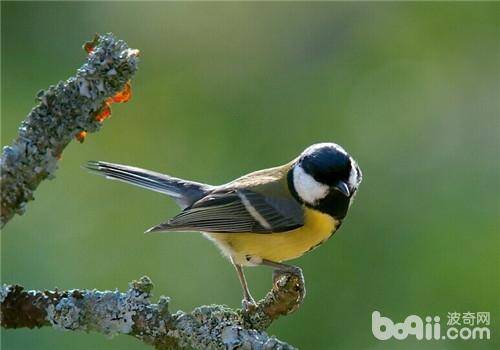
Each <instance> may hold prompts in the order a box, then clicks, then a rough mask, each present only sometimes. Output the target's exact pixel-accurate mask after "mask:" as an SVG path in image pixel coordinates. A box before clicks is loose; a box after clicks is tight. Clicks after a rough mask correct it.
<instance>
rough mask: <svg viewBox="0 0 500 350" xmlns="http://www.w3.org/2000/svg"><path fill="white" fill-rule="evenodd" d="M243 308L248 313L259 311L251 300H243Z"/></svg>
mask: <svg viewBox="0 0 500 350" xmlns="http://www.w3.org/2000/svg"><path fill="white" fill-rule="evenodd" d="M241 307H242V308H243V310H245V311H246V312H253V311H255V310H256V309H257V303H256V302H255V300H253V299H250V300H247V299H243V300H242V301H241Z"/></svg>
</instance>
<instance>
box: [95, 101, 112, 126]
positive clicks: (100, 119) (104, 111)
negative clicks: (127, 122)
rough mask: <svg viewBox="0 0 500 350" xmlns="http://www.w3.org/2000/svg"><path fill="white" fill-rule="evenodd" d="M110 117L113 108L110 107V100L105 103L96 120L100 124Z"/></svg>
mask: <svg viewBox="0 0 500 350" xmlns="http://www.w3.org/2000/svg"><path fill="white" fill-rule="evenodd" d="M110 116H111V108H110V107H109V102H108V100H106V101H105V102H104V105H103V106H102V109H101V110H100V111H99V113H98V114H97V115H96V116H95V120H97V121H98V122H99V123H102V122H103V121H104V120H105V119H107V118H109V117H110Z"/></svg>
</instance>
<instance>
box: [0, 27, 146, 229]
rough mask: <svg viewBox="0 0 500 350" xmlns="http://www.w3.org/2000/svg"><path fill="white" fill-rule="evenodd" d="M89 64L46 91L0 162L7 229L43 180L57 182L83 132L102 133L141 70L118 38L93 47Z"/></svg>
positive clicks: (135, 52) (3, 221)
mask: <svg viewBox="0 0 500 350" xmlns="http://www.w3.org/2000/svg"><path fill="white" fill-rule="evenodd" d="M85 49H86V50H87V51H88V52H89V55H88V57H87V60H86V62H85V64H84V65H83V66H82V67H80V68H79V69H78V70H77V72H76V75H75V76H73V77H71V78H69V79H68V80H66V81H61V82H59V83H58V84H57V85H53V86H50V87H49V88H48V89H47V90H45V91H43V90H42V91H40V92H39V93H38V94H37V96H36V100H37V102H38V104H37V105H36V106H35V107H34V108H33V109H32V110H31V112H30V113H29V114H28V116H27V118H26V119H25V120H24V121H23V122H22V124H21V126H20V127H19V135H18V137H17V139H16V140H14V141H13V143H12V144H11V145H10V146H6V147H4V148H3V151H2V158H1V162H0V169H1V175H0V186H1V226H2V227H3V226H4V225H5V224H6V223H7V222H8V221H9V220H10V219H11V218H12V217H13V216H14V215H15V214H23V213H24V212H25V210H26V205H27V203H28V202H29V201H31V200H33V198H34V196H33V193H34V191H35V190H36V188H37V187H38V185H39V184H40V182H42V181H43V180H45V179H47V178H53V177H54V172H55V171H56V169H57V162H58V160H59V159H60V158H61V154H62V152H63V150H64V148H65V147H66V146H67V145H68V143H69V142H70V141H71V140H72V139H74V138H75V137H76V136H80V137H81V136H82V132H85V133H86V132H95V131H98V130H99V129H100V127H101V125H102V118H99V117H98V116H99V115H100V114H101V113H102V112H103V110H104V109H108V110H109V105H108V103H107V101H108V100H109V99H110V98H112V97H113V96H115V95H116V94H117V93H119V92H120V91H122V90H123V89H124V88H125V87H126V84H127V83H128V81H129V80H130V79H131V78H132V76H133V75H134V73H135V71H136V70H137V62H138V59H137V55H138V53H139V51H138V50H133V49H130V48H129V47H128V45H127V44H126V43H125V42H124V41H122V40H118V39H116V38H115V37H114V36H113V35H112V34H106V35H101V36H96V38H95V39H94V41H93V42H90V43H87V44H86V45H85Z"/></svg>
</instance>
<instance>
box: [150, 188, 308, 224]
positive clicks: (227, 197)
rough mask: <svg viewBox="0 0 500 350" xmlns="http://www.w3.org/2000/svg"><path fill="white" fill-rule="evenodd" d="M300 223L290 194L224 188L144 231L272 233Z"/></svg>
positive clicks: (298, 206) (300, 211) (299, 213)
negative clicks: (266, 193)
mask: <svg viewBox="0 0 500 350" xmlns="http://www.w3.org/2000/svg"><path fill="white" fill-rule="evenodd" d="M277 186H279V184H277ZM303 225H304V212H303V208H302V205H301V204H300V203H298V202H297V201H296V200H295V199H294V198H293V197H291V196H266V195H264V194H262V193H259V192H257V191H253V190H249V189H241V188H227V189H222V190H219V191H216V192H213V193H211V194H209V195H207V196H206V197H204V198H202V199H200V200H199V201H198V202H196V203H194V204H193V205H192V206H191V207H190V208H187V209H185V210H184V211H183V212H181V213H180V214H179V215H177V216H175V217H174V218H173V219H171V220H169V221H167V222H165V223H163V224H160V225H158V226H155V227H153V228H151V229H149V230H148V231H147V232H153V231H157V232H159V231H204V232H233V233H238V232H253V233H272V232H283V231H288V230H292V229H294V228H297V227H300V226H303Z"/></svg>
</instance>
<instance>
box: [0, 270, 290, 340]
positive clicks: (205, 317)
mask: <svg viewBox="0 0 500 350" xmlns="http://www.w3.org/2000/svg"><path fill="white" fill-rule="evenodd" d="M152 288H153V284H152V283H151V280H150V279H149V278H148V277H142V278H141V279H139V280H138V281H133V282H131V283H130V284H129V289H128V291H127V292H126V293H120V292H118V291H97V290H86V289H84V290H78V289H75V290H68V291H62V292H60V291H44V292H42V291H24V290H23V288H22V287H21V286H18V285H11V286H8V285H4V286H3V287H2V288H1V289H0V296H1V299H2V301H1V325H2V327H4V328H19V327H28V328H33V327H42V326H52V327H53V328H55V329H59V330H66V331H69V330H71V331H86V332H88V331H96V332H99V333H102V334H104V335H106V336H108V337H112V336H114V335H116V334H128V335H130V336H133V337H135V338H137V339H140V340H141V341H143V342H145V343H147V344H151V345H153V346H154V347H156V348H157V349H214V350H215V349H293V347H292V346H290V345H288V344H286V343H284V342H282V341H280V340H278V339H276V338H275V337H272V336H269V335H268V334H267V333H266V332H264V331H263V330H257V329H254V328H252V327H251V326H250V325H249V324H248V322H247V321H246V320H245V318H244V317H243V315H244V313H243V312H242V311H241V310H232V309H230V308H228V307H226V306H221V305H209V306H200V307H197V308H196V309H194V310H193V311H192V312H190V313H186V312H183V311H177V312H176V313H174V314H171V313H170V312H169V310H168V306H169V302H170V299H169V298H167V297H160V300H159V301H158V303H157V304H153V303H151V302H150V297H151V291H152Z"/></svg>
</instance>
